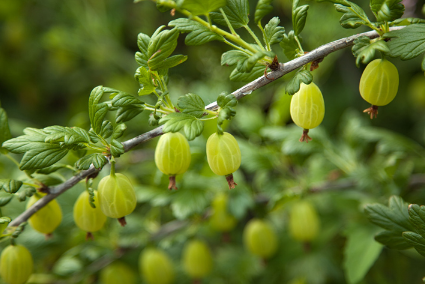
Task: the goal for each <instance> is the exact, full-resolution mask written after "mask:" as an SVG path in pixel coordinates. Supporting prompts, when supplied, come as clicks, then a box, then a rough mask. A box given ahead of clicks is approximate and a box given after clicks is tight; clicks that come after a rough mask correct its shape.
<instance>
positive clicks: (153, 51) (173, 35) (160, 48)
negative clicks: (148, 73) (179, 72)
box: [148, 29, 179, 70]
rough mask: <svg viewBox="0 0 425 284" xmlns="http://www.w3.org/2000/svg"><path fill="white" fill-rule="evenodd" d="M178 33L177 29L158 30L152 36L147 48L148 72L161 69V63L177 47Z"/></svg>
mask: <svg viewBox="0 0 425 284" xmlns="http://www.w3.org/2000/svg"><path fill="white" fill-rule="evenodd" d="M178 37H179V31H178V30H177V29H172V30H164V31H160V32H158V30H157V31H156V32H155V33H154V34H153V35H152V38H151V40H150V42H149V46H148V58H149V59H148V66H149V69H150V70H158V69H160V67H161V68H162V63H163V61H164V60H165V59H166V58H167V57H168V56H170V55H171V53H173V51H174V50H175V49H176V47H177V38H178Z"/></svg>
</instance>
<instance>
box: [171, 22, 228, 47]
mask: <svg viewBox="0 0 425 284" xmlns="http://www.w3.org/2000/svg"><path fill="white" fill-rule="evenodd" d="M168 25H169V26H171V27H175V28H176V29H177V30H178V31H179V32H181V33H189V34H188V35H187V36H186V39H185V41H184V42H185V43H186V45H201V44H204V43H207V42H210V41H213V40H219V41H223V37H222V36H220V35H218V34H216V33H214V32H212V31H211V30H210V29H208V28H207V27H205V26H203V25H201V24H200V23H198V22H196V21H194V20H191V19H184V18H180V19H175V20H173V21H171V22H169V23H168Z"/></svg>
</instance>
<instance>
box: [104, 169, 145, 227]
mask: <svg viewBox="0 0 425 284" xmlns="http://www.w3.org/2000/svg"><path fill="white" fill-rule="evenodd" d="M98 192H99V205H100V209H101V210H102V212H103V213H104V214H105V215H106V216H108V217H111V218H118V221H119V222H120V224H121V226H125V225H126V222H125V216H126V215H128V214H130V213H131V212H133V211H134V209H135V208H136V204H137V199H136V193H135V192H134V188H133V185H132V184H131V182H130V180H129V179H128V178H127V177H126V176H125V175H123V174H120V173H115V172H114V171H112V170H111V174H110V175H108V176H106V177H104V178H103V179H102V180H101V181H100V182H99V186H98Z"/></svg>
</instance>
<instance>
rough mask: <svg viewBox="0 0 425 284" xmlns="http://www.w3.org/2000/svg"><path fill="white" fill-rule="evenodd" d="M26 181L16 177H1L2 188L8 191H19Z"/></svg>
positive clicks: (0, 185)
mask: <svg viewBox="0 0 425 284" xmlns="http://www.w3.org/2000/svg"><path fill="white" fill-rule="evenodd" d="M23 184H24V183H23V182H22V181H20V180H15V179H0V190H1V189H3V190H4V191H5V192H7V193H15V192H17V191H18V190H19V189H20V188H21V186H22V185H23Z"/></svg>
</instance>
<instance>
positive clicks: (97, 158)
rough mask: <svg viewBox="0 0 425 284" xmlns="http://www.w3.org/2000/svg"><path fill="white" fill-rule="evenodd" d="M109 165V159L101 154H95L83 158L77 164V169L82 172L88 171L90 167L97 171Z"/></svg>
mask: <svg viewBox="0 0 425 284" xmlns="http://www.w3.org/2000/svg"><path fill="white" fill-rule="evenodd" d="M107 163H108V159H106V157H105V156H104V155H103V154H101V153H94V154H90V155H87V156H84V157H82V158H81V159H79V160H78V161H77V162H76V163H75V167H76V168H77V169H80V170H88V169H89V168H90V165H91V164H93V166H94V167H95V168H96V169H101V168H103V166H104V165H106V164H107Z"/></svg>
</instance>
